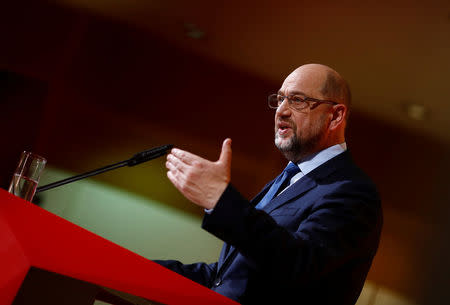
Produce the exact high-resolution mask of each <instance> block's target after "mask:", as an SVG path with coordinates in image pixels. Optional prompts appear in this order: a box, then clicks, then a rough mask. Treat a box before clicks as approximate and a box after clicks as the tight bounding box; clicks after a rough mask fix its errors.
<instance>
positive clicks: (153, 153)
mask: <svg viewBox="0 0 450 305" xmlns="http://www.w3.org/2000/svg"><path fill="white" fill-rule="evenodd" d="M172 147H173V145H172V144H167V145H162V146H159V147H155V148H152V149H148V150H144V151H141V152H140V153H137V154H135V155H134V156H133V157H131V158H130V159H127V160H124V161H120V162H117V163H114V164H111V165H107V166H104V167H101V168H98V169H95V170H92V171H89V172H87V173H84V174H80V175H76V176H73V177H70V178H66V179H63V180H60V181H56V182H53V183H50V184H47V185H44V186H40V187H38V188H36V193H39V192H43V191H46V190H49V189H52V188H55V187H57V186H61V185H64V184H67V183H70V182H74V181H77V180H80V179H84V178H87V177H91V176H94V175H98V174H101V173H104V172H107V171H110V170H113V169H116V168H119V167H123V166H135V165H138V164H141V163H144V162H147V161H150V160H153V159H156V158H158V157H161V156H164V155H165V154H167V152H168V151H169V150H171V149H172Z"/></svg>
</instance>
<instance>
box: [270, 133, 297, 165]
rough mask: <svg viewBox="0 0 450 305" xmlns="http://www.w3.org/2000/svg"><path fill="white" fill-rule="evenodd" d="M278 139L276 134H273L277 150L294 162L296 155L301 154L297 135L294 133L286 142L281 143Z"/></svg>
mask: <svg viewBox="0 0 450 305" xmlns="http://www.w3.org/2000/svg"><path fill="white" fill-rule="evenodd" d="M279 140H280V137H279V136H278V134H277V133H276V134H275V146H276V147H277V148H278V150H279V151H280V152H281V153H282V154H283V155H284V156H285V158H286V159H288V160H289V161H292V162H296V161H297V160H296V159H297V156H299V155H300V154H301V151H302V147H301V144H300V141H299V140H298V138H297V135H296V134H295V133H294V134H293V135H292V137H290V138H289V140H288V142H287V143H283V144H282V142H281V141H279Z"/></svg>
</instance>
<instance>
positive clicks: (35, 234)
mask: <svg viewBox="0 0 450 305" xmlns="http://www.w3.org/2000/svg"><path fill="white" fill-rule="evenodd" d="M30 267H36V268H40V269H43V270H47V271H51V272H54V273H58V274H61V275H65V276H68V277H71V278H74V279H79V280H81V281H85V282H89V283H93V284H96V285H101V286H104V287H108V288H112V289H114V290H118V291H122V292H126V293H129V294H132V295H136V296H140V297H143V298H146V299H148V300H153V301H156V302H159V303H162V304H184V305H186V304H195V305H201V304H205V305H210V304H230V305H231V304H237V303H236V302H234V301H232V300H230V299H228V298H226V297H224V296H222V295H220V294H217V293H215V292H213V291H211V290H209V289H207V288H205V287H203V286H201V285H199V284H197V283H195V282H193V281H191V280H189V279H187V278H184V277H182V276H180V275H178V274H176V273H174V272H172V271H170V270H167V269H166V268H164V267H162V266H160V265H158V264H156V263H154V262H152V261H151V260H148V259H146V258H144V257H142V256H139V255H137V254H136V253H133V252H131V251H129V250H127V249H125V248H123V247H121V246H118V245H116V244H114V243H112V242H110V241H108V240H106V239H104V238H102V237H100V236H98V235H96V234H94V233H92V232H89V231H87V230H85V229H83V228H81V227H79V226H77V225H75V224H73V223H71V222H69V221H67V220H65V219H63V218H61V217H59V216H56V215H54V214H52V213H49V212H47V211H46V210H44V209H42V208H40V207H38V206H36V205H33V204H31V203H29V202H27V201H24V200H22V199H20V198H18V197H16V196H13V195H11V194H9V193H8V192H6V191H4V190H2V189H0V270H1V272H0V305H3V304H4V305H10V304H11V303H12V302H13V300H14V297H15V295H16V294H17V291H18V290H19V288H20V285H21V284H22V282H23V280H24V278H25V275H26V274H27V272H28V270H29V269H30Z"/></svg>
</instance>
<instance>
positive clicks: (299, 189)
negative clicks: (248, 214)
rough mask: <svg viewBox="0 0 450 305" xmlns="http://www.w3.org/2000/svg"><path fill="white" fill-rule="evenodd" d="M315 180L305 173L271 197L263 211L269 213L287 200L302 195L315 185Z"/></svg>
mask: <svg viewBox="0 0 450 305" xmlns="http://www.w3.org/2000/svg"><path fill="white" fill-rule="evenodd" d="M316 185H317V184H316V181H315V180H314V179H313V178H311V177H310V176H308V175H306V176H303V177H302V178H300V180H298V181H297V182H295V183H294V184H293V185H291V186H290V187H289V188H288V189H287V190H285V191H284V192H283V193H281V194H280V195H278V196H277V197H275V198H273V199H272V201H270V202H269V203H268V204H267V205H266V206H265V207H264V208H263V211H265V212H267V213H270V212H272V211H273V210H275V209H277V208H279V207H280V206H282V205H283V204H285V203H287V202H289V201H290V200H292V199H293V198H295V197H299V196H302V195H303V194H304V193H306V192H307V191H309V190H310V189H312V188H313V187H315V186H316Z"/></svg>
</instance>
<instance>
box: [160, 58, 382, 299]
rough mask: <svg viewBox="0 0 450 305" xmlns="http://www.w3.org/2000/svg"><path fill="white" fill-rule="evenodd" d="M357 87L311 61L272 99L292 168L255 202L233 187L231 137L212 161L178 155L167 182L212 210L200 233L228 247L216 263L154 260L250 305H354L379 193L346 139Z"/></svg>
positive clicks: (373, 240) (371, 251) (372, 240)
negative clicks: (361, 168) (202, 231)
mask: <svg viewBox="0 0 450 305" xmlns="http://www.w3.org/2000/svg"><path fill="white" fill-rule="evenodd" d="M350 100H351V97H350V90H349V88H348V85H347V83H346V82H345V80H344V79H343V78H342V77H341V76H340V75H339V74H338V73H337V72H336V71H334V70H333V69H331V68H329V67H327V66H324V65H319V64H307V65H303V66H301V67H299V68H297V69H296V70H294V71H293V72H292V73H291V74H290V75H289V76H288V77H287V78H286V79H285V81H284V83H283V85H282V86H281V88H280V90H279V91H278V93H276V94H273V95H271V96H269V106H270V107H272V108H274V109H276V113H275V145H276V146H277V147H278V149H279V150H280V151H281V152H282V153H283V154H284V156H285V157H286V158H287V159H288V160H289V163H288V166H287V167H286V169H285V170H284V171H283V173H281V174H280V175H279V176H278V177H277V178H276V179H274V180H273V181H271V182H269V183H268V184H267V185H266V186H265V187H264V188H263V190H262V191H261V192H260V193H259V194H258V195H257V196H256V197H255V198H254V199H253V200H251V201H248V200H246V199H245V198H243V197H242V196H241V195H240V194H239V192H238V191H237V190H236V189H235V188H234V187H233V186H232V185H231V184H230V180H231V177H230V165H231V140H230V139H226V140H225V141H224V143H223V147H222V152H221V155H220V158H219V160H218V161H216V162H211V161H208V160H205V159H203V158H200V157H198V156H196V155H193V154H191V153H189V152H186V151H182V150H180V149H177V148H175V149H173V150H172V151H171V153H170V154H169V155H168V156H167V163H166V166H167V168H168V172H167V176H168V178H169V179H170V180H171V181H172V183H173V184H174V185H175V186H176V187H177V188H178V189H179V190H180V191H181V193H183V194H184V195H185V196H186V197H187V198H188V199H190V200H191V201H192V202H194V203H195V204H197V205H199V206H201V207H203V208H205V211H206V213H205V217H204V219H203V224H202V227H203V228H204V229H205V230H207V231H208V232H210V233H211V234H213V235H215V236H217V237H218V238H220V239H222V240H223V241H224V242H225V244H224V247H223V249H222V252H221V254H220V257H219V260H218V262H216V263H213V264H206V263H197V264H190V265H184V264H182V263H180V262H178V261H173V260H169V261H156V262H157V263H159V264H161V265H163V266H165V267H167V268H169V269H171V270H173V271H175V272H177V273H179V274H182V275H184V276H186V277H188V278H190V279H192V280H194V281H196V282H198V283H200V284H202V285H204V286H207V287H209V288H211V289H213V290H215V291H217V292H218V293H221V294H223V295H225V296H228V297H230V298H232V299H234V300H236V301H238V302H240V303H242V304H334V305H336V304H355V303H356V300H357V298H358V296H359V294H360V292H361V290H362V287H363V284H364V281H365V278H366V275H367V273H368V271H369V268H370V266H371V263H372V260H373V257H374V255H375V253H376V251H377V248H378V243H379V238H380V232H381V226H382V212H381V206H380V199H379V196H378V193H377V191H376V187H375V186H374V185H373V183H372V182H371V180H370V179H369V178H368V177H367V176H366V175H365V174H364V173H363V172H362V171H361V170H360V169H359V168H358V167H357V166H356V165H355V164H354V162H353V161H352V159H351V157H350V154H349V152H348V151H347V146H346V143H345V127H346V123H347V118H348V115H349V107H350Z"/></svg>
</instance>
